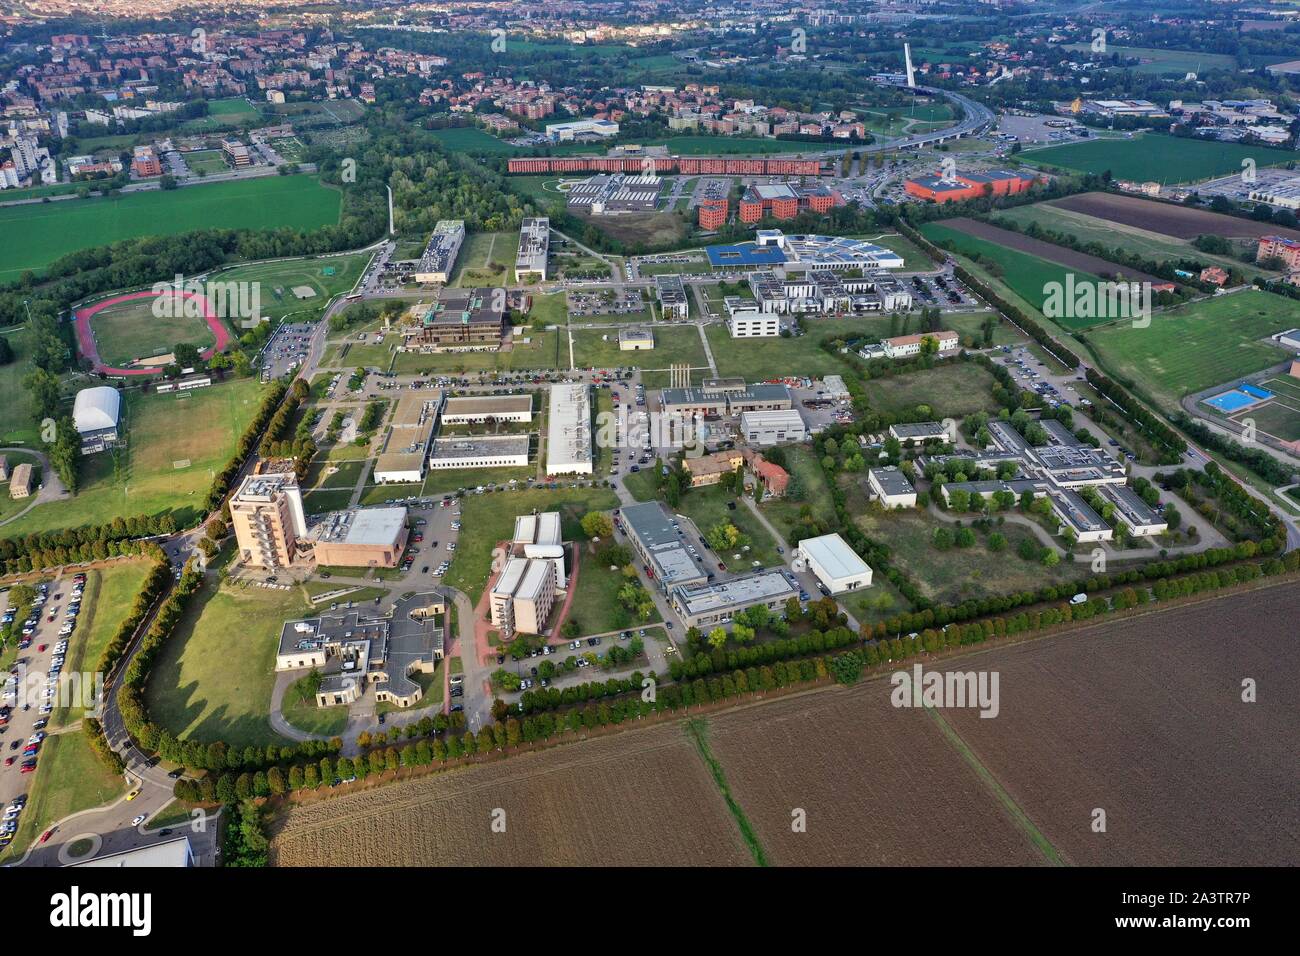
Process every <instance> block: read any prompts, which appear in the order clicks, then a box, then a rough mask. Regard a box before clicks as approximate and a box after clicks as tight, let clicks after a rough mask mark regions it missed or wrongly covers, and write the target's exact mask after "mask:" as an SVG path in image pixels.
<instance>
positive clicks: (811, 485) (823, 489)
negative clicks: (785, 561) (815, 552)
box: [759, 445, 835, 541]
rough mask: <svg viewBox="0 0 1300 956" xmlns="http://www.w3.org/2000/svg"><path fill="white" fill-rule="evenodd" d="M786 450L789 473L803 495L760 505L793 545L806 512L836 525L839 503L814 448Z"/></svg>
mask: <svg viewBox="0 0 1300 956" xmlns="http://www.w3.org/2000/svg"><path fill="white" fill-rule="evenodd" d="M782 450H783V451H784V452H785V457H786V463H787V465H788V470H789V471H790V473H791V475H793V476H794V478H795V479H796V481H797V482H798V487H799V488H800V489H801V491H802V494H801V495H800V496H799V497H798V498H795V497H786V498H764V499H763V500H762V502H760V503H759V509H760V510H761V511H762V512H763V515H764V517H766V518H767V520H768V521H770V522H772V524H773V525H775V526H776V528H777V530H778V531H780V532H781V533H782V534H783V535H784V536H785V539H786V541H789V540H790V533H791V532H792V531H793V530H794V529H795V528H796V527H798V525H799V523H800V514H801V513H802V511H803V509H804V508H808V509H809V511H810V512H811V514H812V516H813V517H814V518H816V519H819V520H823V521H827V522H830V523H831V524H834V523H835V500H834V498H833V497H832V495H831V488H830V485H828V484H827V483H826V476H825V475H824V474H823V473H822V469H821V465H820V464H818V462H817V460H816V459H815V457H814V456H813V452H812V449H811V448H809V447H807V446H806V445H786V446H785V447H784V448H783V449H782Z"/></svg>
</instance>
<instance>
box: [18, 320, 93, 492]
mask: <svg viewBox="0 0 1300 956" xmlns="http://www.w3.org/2000/svg"><path fill="white" fill-rule="evenodd" d="M12 306H13V307H14V308H15V313H14V314H15V316H17V319H16V320H17V321H21V320H22V317H23V316H25V315H26V314H27V311H28V310H30V314H31V320H30V321H29V322H28V335H29V338H30V342H31V351H30V353H29V356H28V357H29V359H30V361H31V364H32V370H31V371H30V372H28V373H27V375H26V376H24V378H23V382H22V384H23V388H25V389H27V391H29V392H30V393H31V395H32V420H33V422H34V423H35V424H37V425H38V426H40V429H39V434H40V440H41V444H42V445H43V447H44V448H45V451H46V454H48V455H49V457H50V465H51V466H52V467H53V469H54V471H55V473H56V474H57V475H58V476H59V479H60V480H61V481H62V482H63V484H64V487H66V488H67V489H68V490H69V491H70V492H72V493H73V494H75V493H76V491H77V465H78V463H79V462H80V460H81V439H80V436H79V435H78V434H77V429H76V426H75V425H74V424H73V421H72V416H71V415H70V414H69V413H68V409H67V407H66V406H65V405H64V403H63V394H62V389H61V387H60V384H59V376H60V375H62V374H63V373H64V372H66V371H67V370H68V368H69V366H70V364H71V355H72V349H71V344H70V342H69V334H68V329H69V328H70V326H63V325H60V323H59V310H58V307H57V305H56V304H55V303H53V302H51V301H49V300H48V299H45V298H40V299H37V300H36V301H34V302H30V303H27V302H24V303H21V304H19V303H16V302H15V303H12ZM19 308H21V309H23V310H24V311H23V312H22V313H18V312H17V311H16V310H17V309H19ZM0 324H7V323H6V322H5V321H4V320H3V317H0ZM5 347H6V348H9V343H8V342H7V341H6V342H5ZM10 357H11V358H12V349H10ZM51 425H53V427H52V428H51V427H50V426H51Z"/></svg>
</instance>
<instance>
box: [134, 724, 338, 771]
mask: <svg viewBox="0 0 1300 956" xmlns="http://www.w3.org/2000/svg"><path fill="white" fill-rule="evenodd" d="M150 743H151V746H150V747H149V748H148V749H149V750H151V751H152V752H154V753H157V754H158V756H160V757H162V758H163V759H164V760H167V761H169V762H171V763H176V764H180V765H181V766H184V767H188V768H190V769H191V770H208V771H212V772H218V771H225V770H266V769H268V768H270V767H275V766H283V767H285V769H286V770H287V768H288V767H289V766H290V765H293V764H295V763H301V762H304V761H306V762H313V763H314V762H316V761H317V760H319V759H320V758H321V757H329V756H332V755H335V754H337V753H338V752H339V751H340V750H342V749H343V740H342V739H341V738H339V737H331V738H330V739H329V740H304V741H302V742H301V743H297V744H283V745H281V744H267V745H266V746H265V747H253V746H247V747H235V746H231V745H229V744H226V743H224V742H222V741H213V742H211V743H203V742H202V741H199V740H178V739H177V738H176V736H175V735H174V734H172V733H171V732H170V731H167V730H161V729H160V730H158V731H157V732H156V733H155V734H154V735H153V737H152V738H151V741H150Z"/></svg>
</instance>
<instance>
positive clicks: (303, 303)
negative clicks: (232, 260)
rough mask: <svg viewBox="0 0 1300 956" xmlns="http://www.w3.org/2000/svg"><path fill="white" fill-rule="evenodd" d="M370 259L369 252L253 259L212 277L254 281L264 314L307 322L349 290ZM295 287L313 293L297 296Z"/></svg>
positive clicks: (230, 280)
mask: <svg viewBox="0 0 1300 956" xmlns="http://www.w3.org/2000/svg"><path fill="white" fill-rule="evenodd" d="M369 261H370V255H369V254H360V255H348V256H317V257H314V258H309V259H288V260H283V261H275V262H255V263H251V264H249V265H243V266H234V267H233V268H226V269H221V270H219V271H217V272H215V273H213V275H212V280H213V281H214V282H255V283H257V284H258V296H259V298H260V305H261V312H262V316H263V317H264V318H267V319H270V320H271V321H272V322H278V321H280V320H281V319H283V318H285V317H287V316H292V317H293V320H294V321H295V322H307V321H314V320H315V319H317V318H319V317H320V315H321V313H323V312H324V311H325V306H326V305H327V304H328V303H329V300H330V299H332V298H333V297H334V296H336V295H340V294H342V293H345V292H350V291H351V290H352V287H353V286H354V285H356V284H357V280H358V279H360V278H361V274H362V272H364V271H365V268H366V264H367V263H368V262H369ZM295 289H299V290H300V291H305V289H310V290H311V291H312V292H313V293H314V294H313V295H310V296H304V297H303V298H299V297H298V293H297V292H295V291H294V290H295Z"/></svg>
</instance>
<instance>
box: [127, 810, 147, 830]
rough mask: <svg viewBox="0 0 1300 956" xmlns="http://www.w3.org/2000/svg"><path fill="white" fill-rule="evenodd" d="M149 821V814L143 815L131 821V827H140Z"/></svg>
mask: <svg viewBox="0 0 1300 956" xmlns="http://www.w3.org/2000/svg"><path fill="white" fill-rule="evenodd" d="M147 819H149V815H148V814H147V813H142V814H140V815H139V816H138V817H136V818H135V819H134V820H132V821H131V826H133V827H138V826H139V825H140V824H142V823H144V821H145V820H147Z"/></svg>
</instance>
